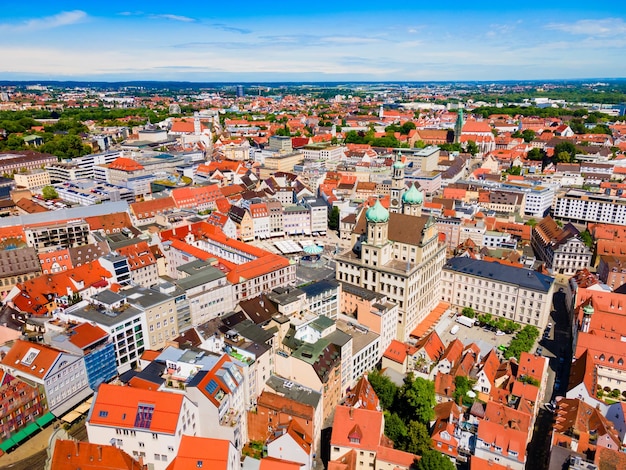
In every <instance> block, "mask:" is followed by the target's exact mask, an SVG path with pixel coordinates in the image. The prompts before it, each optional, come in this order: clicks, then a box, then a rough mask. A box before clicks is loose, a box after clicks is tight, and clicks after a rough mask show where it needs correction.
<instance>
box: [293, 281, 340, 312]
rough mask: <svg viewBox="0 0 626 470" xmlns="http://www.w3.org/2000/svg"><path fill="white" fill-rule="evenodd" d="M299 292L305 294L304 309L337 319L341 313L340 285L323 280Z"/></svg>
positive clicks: (304, 287)
mask: <svg viewBox="0 0 626 470" xmlns="http://www.w3.org/2000/svg"><path fill="white" fill-rule="evenodd" d="M299 290H300V291H302V292H304V294H305V301H304V308H306V309H307V310H309V311H310V312H311V313H313V314H314V315H324V316H326V317H328V318H332V319H333V320H336V319H337V316H338V315H339V313H340V312H339V307H340V298H341V284H340V283H338V282H337V281H334V280H326V279H323V280H321V281H318V282H315V283H313V284H309V285H308V286H302V287H301V288H300V289H299Z"/></svg>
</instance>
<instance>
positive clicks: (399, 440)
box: [385, 411, 407, 449]
mask: <svg viewBox="0 0 626 470" xmlns="http://www.w3.org/2000/svg"><path fill="white" fill-rule="evenodd" d="M385 436H387V437H388V438H389V439H391V440H392V441H393V443H394V447H395V448H397V449H400V448H401V447H403V446H404V442H405V441H406V437H407V428H406V426H405V424H404V421H402V419H401V418H400V416H398V415H397V413H390V412H389V411H385Z"/></svg>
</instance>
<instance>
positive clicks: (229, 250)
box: [160, 222, 296, 301]
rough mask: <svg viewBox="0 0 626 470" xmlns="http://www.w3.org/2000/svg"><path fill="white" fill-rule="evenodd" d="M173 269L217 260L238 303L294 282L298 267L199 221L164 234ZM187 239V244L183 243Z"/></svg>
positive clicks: (166, 252)
mask: <svg viewBox="0 0 626 470" xmlns="http://www.w3.org/2000/svg"><path fill="white" fill-rule="evenodd" d="M160 235H161V239H162V240H163V241H166V242H169V243H168V246H167V247H165V246H164V248H166V249H165V254H166V256H167V257H168V261H169V266H170V272H172V274H173V275H176V274H175V273H174V272H173V271H172V269H175V268H176V267H177V266H180V265H181V264H184V263H186V262H189V261H193V260H194V259H202V260H205V261H206V260H208V259H211V258H214V259H216V260H217V261H218V263H219V266H220V268H223V272H225V273H226V279H227V280H228V282H229V283H231V285H233V288H234V296H235V297H234V298H235V300H236V301H240V300H243V299H247V298H251V297H256V296H258V295H260V294H261V293H262V292H269V291H271V290H272V289H274V288H275V287H280V286H286V285H289V284H290V283H292V282H294V281H295V274H296V270H295V264H292V263H291V262H290V261H289V260H288V259H287V258H284V257H282V256H279V255H275V254H272V253H270V252H267V251H265V250H262V249H260V248H256V247H254V246H252V245H249V244H246V243H243V242H240V241H238V240H233V239H231V238H228V237H227V236H226V235H224V233H223V232H222V231H221V230H220V229H219V228H218V227H215V226H212V225H210V224H207V223H205V222H199V223H196V224H192V225H190V226H186V227H179V228H178V229H172V230H165V231H163V232H161V234H160ZM182 240H185V241H182Z"/></svg>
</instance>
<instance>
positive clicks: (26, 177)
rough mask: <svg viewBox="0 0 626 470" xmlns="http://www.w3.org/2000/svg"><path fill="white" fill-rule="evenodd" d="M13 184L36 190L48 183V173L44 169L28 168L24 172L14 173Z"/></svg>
mask: <svg viewBox="0 0 626 470" xmlns="http://www.w3.org/2000/svg"><path fill="white" fill-rule="evenodd" d="M13 179H14V180H15V184H16V185H17V186H20V187H22V188H26V189H29V190H31V191H34V192H37V191H39V190H41V189H42V188H43V187H44V186H48V185H49V184H50V174H49V173H48V172H47V171H45V170H41V169H39V170H30V171H27V172H26V173H15V176H14V177H13Z"/></svg>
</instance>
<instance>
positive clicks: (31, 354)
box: [22, 348, 39, 366]
mask: <svg viewBox="0 0 626 470" xmlns="http://www.w3.org/2000/svg"><path fill="white" fill-rule="evenodd" d="M38 354H39V349H37V348H30V349H29V350H28V351H27V352H26V354H25V355H24V358H23V359H22V364H24V365H26V366H29V365H31V364H32V363H33V361H34V360H35V358H36V357H37V355H38Z"/></svg>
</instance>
